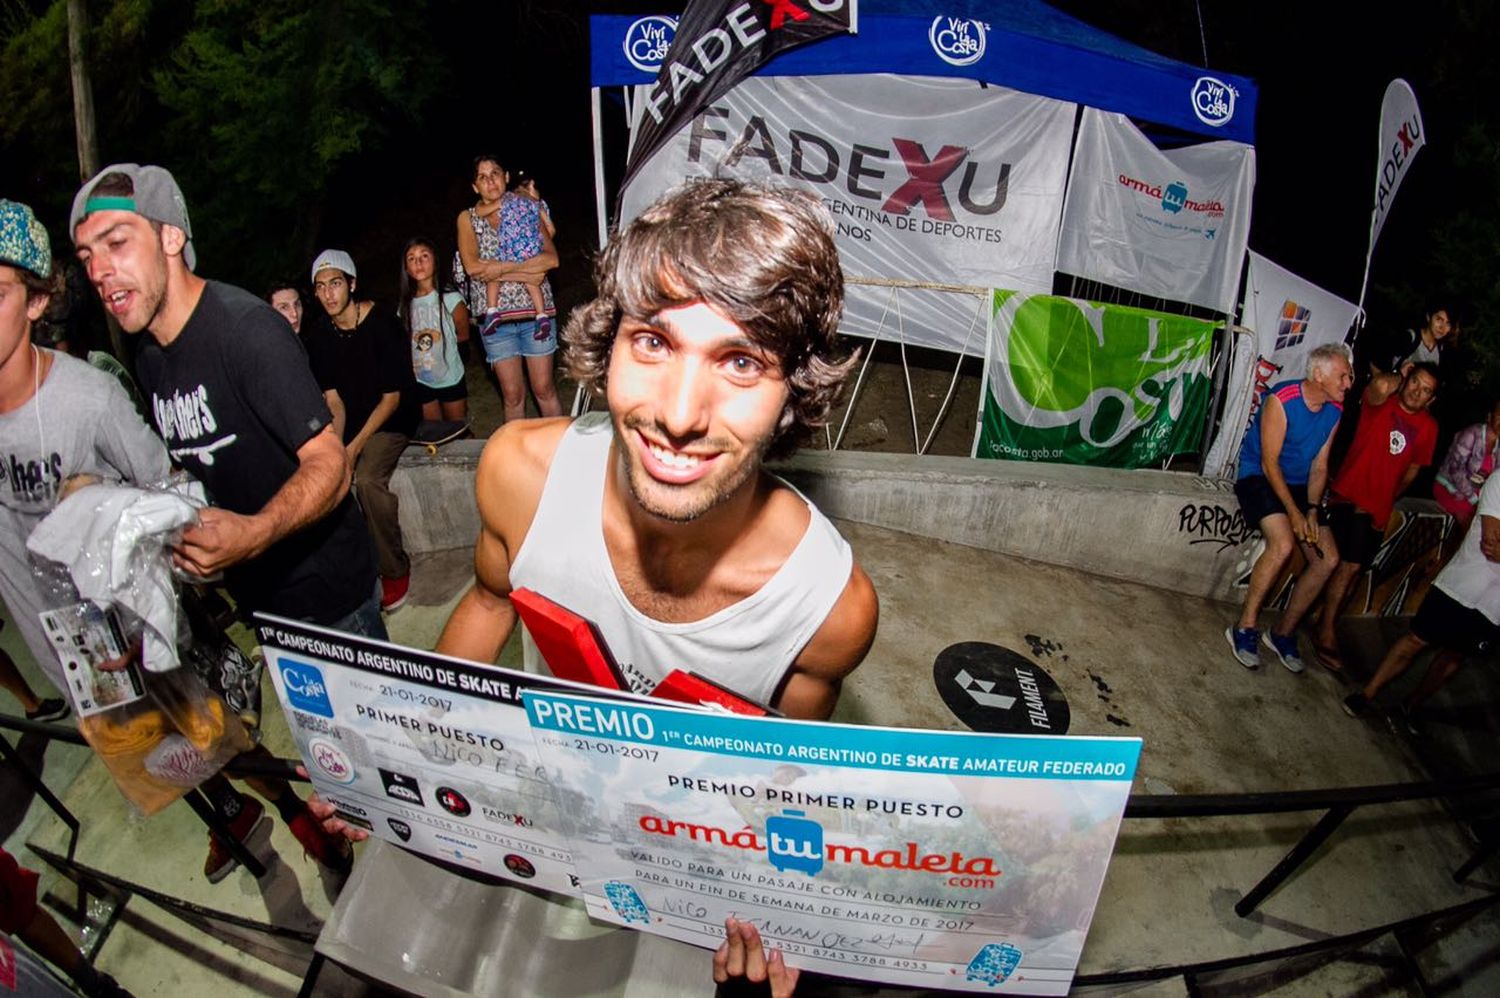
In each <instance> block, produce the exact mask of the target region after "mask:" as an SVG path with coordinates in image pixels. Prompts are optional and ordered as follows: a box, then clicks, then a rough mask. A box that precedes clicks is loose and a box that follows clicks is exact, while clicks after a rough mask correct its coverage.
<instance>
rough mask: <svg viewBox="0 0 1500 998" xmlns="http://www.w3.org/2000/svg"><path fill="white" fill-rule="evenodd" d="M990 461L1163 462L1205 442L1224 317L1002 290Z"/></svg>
mask: <svg viewBox="0 0 1500 998" xmlns="http://www.w3.org/2000/svg"><path fill="white" fill-rule="evenodd" d="M994 315H995V328H994V333H993V336H994V342H993V343H991V344H990V357H989V368H988V375H989V377H988V382H987V386H988V390H987V391H986V393H985V399H984V416H983V423H982V427H981V430H980V435H979V449H978V456H979V457H989V458H1000V459H1007V460H1013V461H1054V462H1059V463H1063V464H1090V465H1097V466H1101V467H1109V468H1142V467H1149V466H1151V465H1159V464H1161V463H1162V462H1163V461H1165V460H1166V458H1167V457H1169V456H1171V455H1173V454H1185V453H1192V452H1195V451H1197V450H1198V449H1199V447H1200V445H1201V443H1202V434H1203V422H1204V419H1205V418H1206V416H1207V412H1208V400H1209V395H1210V393H1211V384H1210V378H1209V368H1208V364H1209V357H1210V354H1211V351H1212V346H1213V331H1214V326H1215V324H1214V323H1212V322H1205V321H1203V320H1201V319H1189V318H1186V317H1184V316H1180V315H1168V314H1166V313H1163V312H1151V311H1148V310H1146V309H1141V308H1127V307H1125V306H1123V305H1103V304H1099V303H1096V302H1085V301H1077V300H1075V299H1072V298H1059V297H1056V296H1053V295H1026V294H1021V293H1020V292H1015V291H996V292H995V297H994Z"/></svg>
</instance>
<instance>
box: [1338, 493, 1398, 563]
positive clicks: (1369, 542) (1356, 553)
mask: <svg viewBox="0 0 1500 998" xmlns="http://www.w3.org/2000/svg"><path fill="white" fill-rule="evenodd" d="M1328 529H1329V530H1331V531H1333V540H1334V543H1336V544H1337V545H1338V546H1339V558H1340V559H1341V560H1342V561H1345V562H1347V563H1348V564H1350V565H1368V564H1370V562H1372V561H1374V560H1375V554H1376V552H1378V551H1379V550H1380V542H1381V541H1382V540H1384V539H1385V531H1383V530H1380V529H1377V528H1376V526H1375V518H1374V517H1373V516H1371V515H1370V514H1369V513H1366V512H1365V511H1364V510H1362V509H1360V508H1359V507H1358V506H1356V505H1354V504H1353V503H1352V502H1332V503H1329V504H1328Z"/></svg>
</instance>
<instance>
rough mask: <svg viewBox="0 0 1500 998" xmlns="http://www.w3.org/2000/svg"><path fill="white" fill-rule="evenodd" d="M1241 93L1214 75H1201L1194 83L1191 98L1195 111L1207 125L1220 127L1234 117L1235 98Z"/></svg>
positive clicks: (1199, 118)
mask: <svg viewBox="0 0 1500 998" xmlns="http://www.w3.org/2000/svg"><path fill="white" fill-rule="evenodd" d="M1238 96H1239V94H1238V93H1236V92H1235V89H1234V87H1231V86H1230V85H1229V84H1227V83H1225V82H1224V81H1223V80H1220V79H1215V78H1214V77H1212V76H1200V77H1198V79H1197V81H1196V82H1195V83H1194V84H1193V89H1192V92H1191V94H1190V96H1189V99H1190V100H1191V101H1192V102H1193V113H1194V114H1196V115H1197V116H1198V120H1199V121H1201V122H1203V123H1204V124H1205V125H1212V126H1213V127H1214V128H1218V127H1219V126H1220V125H1227V124H1228V123H1229V119H1230V118H1233V117H1234V99H1235V98H1236V97H1238Z"/></svg>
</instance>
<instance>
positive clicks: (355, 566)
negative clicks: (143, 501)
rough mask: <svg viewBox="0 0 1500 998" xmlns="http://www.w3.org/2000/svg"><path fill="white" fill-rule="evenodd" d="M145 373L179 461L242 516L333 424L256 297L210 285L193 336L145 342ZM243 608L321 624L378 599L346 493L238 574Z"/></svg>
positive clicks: (189, 328) (290, 340) (294, 347)
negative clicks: (330, 509) (300, 452)
mask: <svg viewBox="0 0 1500 998" xmlns="http://www.w3.org/2000/svg"><path fill="white" fill-rule="evenodd" d="M136 371H137V375H138V377H139V379H140V382H141V388H142V390H143V391H144V392H145V395H146V403H147V406H148V407H149V409H150V411H151V418H152V419H153V421H154V422H155V424H156V428H157V431H158V432H159V433H161V436H162V439H163V440H165V441H166V444H167V451H168V453H169V454H170V455H171V456H172V461H173V463H174V464H177V465H179V466H180V467H182V468H183V469H185V470H186V471H187V472H188V473H190V474H192V475H193V476H194V477H196V478H197V479H198V480H199V481H201V482H202V483H203V485H204V487H205V488H206V489H207V490H208V495H209V500H210V501H211V502H212V503H213V504H214V505H215V506H219V507H221V508H223V509H227V510H230V511H232V512H235V513H241V514H246V515H249V514H253V513H257V512H259V511H260V510H261V508H262V507H264V506H265V504H266V503H267V502H268V501H269V500H270V499H271V497H272V496H274V495H275V494H276V492H277V491H278V490H279V489H280V488H281V486H282V485H283V484H285V483H286V481H287V479H289V478H290V477H291V476H292V474H293V473H294V472H296V470H297V467H298V461H297V450H298V448H300V447H301V446H302V445H303V444H305V443H306V442H307V441H308V440H310V439H312V437H313V436H314V435H315V434H317V433H318V432H320V431H321V430H322V429H323V427H325V426H327V425H328V424H329V423H330V422H331V421H332V417H331V416H330V415H329V412H328V407H327V405H326V404H325V403H324V401H323V393H322V392H321V391H319V390H318V385H317V382H316V381H314V380H313V376H312V372H311V370H310V369H309V368H308V363H307V352H306V351H305V350H304V349H303V347H302V344H301V343H300V342H299V341H298V340H297V337H296V336H295V335H293V333H292V330H291V327H290V326H288V325H287V324H286V320H285V319H283V318H282V317H281V316H280V315H278V314H277V313H276V311H275V310H274V309H272V308H271V306H269V305H267V304H266V303H265V302H263V301H261V300H260V299H259V298H256V297H255V296H254V295H251V294H250V293H248V292H246V291H242V290H240V289H239V288H236V287H232V286H230V285H228V284H222V283H220V282H218V281H209V282H208V284H207V286H206V287H205V288H204V289H203V295H202V297H201V298H200V299H199V301H198V305H197V307H196V308H195V309H194V310H193V314H192V315H191V316H190V317H189V318H188V321H187V324H186V325H184V326H183V328H182V332H181V333H180V334H179V335H178V336H177V338H176V339H175V340H173V341H172V342H171V343H170V344H168V345H167V346H165V347H163V346H161V345H159V344H158V343H157V342H156V340H154V339H153V338H151V337H150V336H145V337H143V339H142V342H141V347H140V352H139V353H138V355H137V356H136ZM225 582H226V583H227V584H228V586H229V590H230V592H231V593H233V594H234V597H235V599H236V600H238V601H239V602H240V603H241V604H242V605H243V607H244V608H246V609H249V610H267V611H270V612H271V613H278V614H281V615H283V616H287V617H293V618H296V619H299V620H307V621H312V622H313V623H319V624H329V623H333V622H335V621H337V620H339V619H340V618H342V617H345V616H348V615H349V614H350V613H352V612H353V611H354V610H355V609H356V608H357V607H358V606H359V605H360V604H361V603H363V602H364V601H365V600H367V599H369V598H370V596H371V594H372V593H373V592H374V591H375V559H374V552H373V549H372V546H371V543H370V537H369V533H368V531H367V530H366V529H365V522H364V517H363V516H362V515H361V514H360V511H359V507H358V506H356V505H355V503H354V500H353V497H352V496H345V497H344V499H343V500H342V501H341V502H340V503H339V505H338V506H337V507H336V508H335V509H334V510H333V512H331V513H329V514H328V515H327V516H325V517H324V518H323V519H321V520H319V521H318V522H316V523H314V524H312V525H311V526H308V527H306V528H304V529H302V530H300V531H298V532H297V533H295V534H292V535H291V536H289V537H285V538H282V540H281V541H279V542H278V543H276V544H274V545H272V546H271V547H270V548H269V549H268V550H267V551H266V552H265V553H264V554H262V555H261V556H260V557H258V558H254V559H251V560H250V561H248V562H245V563H243V564H240V565H236V566H234V567H233V568H231V569H230V570H229V571H228V572H227V573H226V575H225Z"/></svg>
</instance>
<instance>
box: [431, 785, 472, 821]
mask: <svg viewBox="0 0 1500 998" xmlns="http://www.w3.org/2000/svg"><path fill="white" fill-rule="evenodd" d="M437 802H438V804H440V805H442V808H443V810H444V811H447V812H448V813H449V814H452V815H456V816H457V817H460V818H467V817H468V816H469V812H470V811H471V810H473V808H471V807H469V799H468V798H467V797H465V796H464V795H463V794H461V793H459V792H458V791H457V790H454V789H453V788H452V787H438V788H437Z"/></svg>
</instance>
